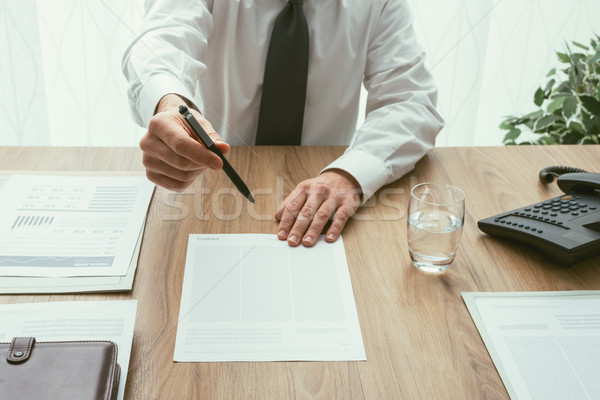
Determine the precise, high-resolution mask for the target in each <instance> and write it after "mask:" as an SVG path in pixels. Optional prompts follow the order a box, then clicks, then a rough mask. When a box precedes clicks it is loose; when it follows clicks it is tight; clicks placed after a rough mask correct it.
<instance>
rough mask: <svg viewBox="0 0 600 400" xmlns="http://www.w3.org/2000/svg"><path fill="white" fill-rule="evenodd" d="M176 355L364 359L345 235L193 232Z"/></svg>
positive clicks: (211, 358) (185, 357) (177, 357)
mask: <svg viewBox="0 0 600 400" xmlns="http://www.w3.org/2000/svg"><path fill="white" fill-rule="evenodd" d="M174 359H175V361H183V362H185V361H188V362H196V361H284V360H298V361H300V360H302V361H311V360H313V361H316V360H320V361H345V360H365V359H366V356H365V350H364V346H363V341H362V336H361V332H360V326H359V322H358V316H357V313H356V306H355V303H354V296H353V294H352V285H351V282H350V275H349V273H348V265H347V263H346V255H345V253H344V245H343V242H342V238H341V237H340V238H339V239H338V240H337V241H336V242H335V243H325V241H324V240H323V239H322V238H321V239H320V240H319V241H318V242H317V244H316V245H315V246H314V247H312V248H305V247H303V246H299V247H295V248H292V247H290V246H288V245H287V243H286V242H285V241H280V240H278V239H277V238H276V236H275V235H256V234H240V235H237V234H236V235H190V237H189V241H188V250H187V259H186V265H185V277H184V281H183V290H182V295H181V307H180V310H179V322H178V326H177V339H176V343H175V356H174Z"/></svg>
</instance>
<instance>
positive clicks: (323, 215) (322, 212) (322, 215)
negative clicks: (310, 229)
mask: <svg viewBox="0 0 600 400" xmlns="http://www.w3.org/2000/svg"><path fill="white" fill-rule="evenodd" d="M329 216H330V212H329V210H328V209H326V208H320V209H319V211H317V218H318V219H324V220H326V219H329Z"/></svg>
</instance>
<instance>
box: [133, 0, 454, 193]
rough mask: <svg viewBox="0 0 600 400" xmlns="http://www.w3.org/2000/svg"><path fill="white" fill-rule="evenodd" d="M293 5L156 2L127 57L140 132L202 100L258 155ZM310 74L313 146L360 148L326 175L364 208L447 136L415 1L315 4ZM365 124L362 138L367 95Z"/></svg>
mask: <svg viewBox="0 0 600 400" xmlns="http://www.w3.org/2000/svg"><path fill="white" fill-rule="evenodd" d="M286 3H287V0H147V1H146V7H147V10H146V15H145V17H144V20H143V25H142V33H141V34H140V36H139V37H138V38H137V39H136V40H135V41H134V42H133V43H132V44H131V46H130V47H129V48H128V49H127V51H126V53H125V55H124V57H123V72H124V74H125V76H126V77H127V79H128V80H129V82H130V89H129V99H130V104H131V106H132V110H133V116H134V119H135V120H136V122H137V123H139V124H140V125H143V126H148V122H149V120H150V118H151V117H152V115H153V113H154V110H155V107H156V105H157V103H158V101H159V100H160V98H161V97H162V96H164V95H165V94H168V93H177V94H180V95H182V96H184V97H186V98H187V99H189V100H191V101H193V102H194V103H195V104H196V105H197V107H198V108H199V110H200V111H201V112H202V114H203V115H204V116H205V117H206V118H207V119H208V120H209V121H210V122H211V123H212V125H213V127H214V128H215V129H216V131H217V132H218V133H219V134H220V135H221V137H222V138H223V139H224V140H225V141H226V142H228V143H229V144H231V145H253V144H254V140H255V137H256V126H257V123H258V110H259V107H260V99H261V87H262V80H263V74H264V68H265V60H266V56H267V49H268V45H269V39H270V35H271V31H272V29H273V24H274V21H275V18H276V17H277V15H278V14H279V13H280V12H281V10H282V9H283V7H284V6H285V4H286ZM303 9H304V14H305V15H306V20H307V22H308V27H309V35H310V43H309V68H308V83H307V93H306V105H305V111H304V122H303V131H302V145H349V147H348V148H347V150H346V151H345V153H344V154H343V155H342V156H341V157H340V158H338V159H337V160H335V161H334V162H333V163H332V164H330V165H329V166H327V167H326V168H325V169H329V168H340V169H343V170H345V171H347V172H349V173H350V174H351V175H352V176H354V178H356V180H357V181H358V183H359V184H360V185H361V188H362V190H363V195H364V199H367V198H368V197H369V196H371V195H372V194H373V193H374V192H375V191H377V189H379V188H380V187H381V186H383V185H385V184H387V183H391V182H393V181H395V180H396V179H398V178H400V177H401V176H402V175H404V174H406V173H407V172H408V171H410V170H411V169H412V168H413V167H414V165H415V163H416V162H417V161H418V160H419V159H421V157H423V155H425V154H426V153H427V152H428V151H429V150H430V149H432V148H433V146H434V143H435V138H436V136H437V134H438V132H439V131H440V129H441V128H442V126H443V121H442V118H441V117H440V116H439V114H438V113H437V112H436V110H435V105H436V101H437V90H436V87H435V85H434V83H433V81H432V78H431V76H430V74H429V72H428V71H427V70H426V69H425V66H424V60H423V58H424V54H423V52H422V51H421V49H420V48H419V46H418V45H417V43H416V40H415V34H414V31H413V29H412V24H411V16H410V12H409V8H408V4H407V2H406V0H304V8H303ZM361 84H364V86H365V88H366V89H367V91H368V98H367V106H366V118H365V121H364V123H363V124H362V125H361V126H360V127H358V128H357V127H356V121H357V116H358V112H359V110H358V108H359V97H360V87H361Z"/></svg>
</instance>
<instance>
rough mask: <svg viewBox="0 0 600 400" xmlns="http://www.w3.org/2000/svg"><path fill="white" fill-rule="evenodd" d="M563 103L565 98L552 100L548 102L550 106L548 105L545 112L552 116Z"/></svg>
mask: <svg viewBox="0 0 600 400" xmlns="http://www.w3.org/2000/svg"><path fill="white" fill-rule="evenodd" d="M564 102H565V97H557V98H555V99H553V100H552V101H551V102H550V104H548V107H547V108H546V112H548V113H549V114H552V113H553V112H554V111H556V110H558V109H559V108H561V107H562V105H563V103H564Z"/></svg>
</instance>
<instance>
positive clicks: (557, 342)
mask: <svg viewBox="0 0 600 400" xmlns="http://www.w3.org/2000/svg"><path fill="white" fill-rule="evenodd" d="M462 295H463V299H464V300H465V303H466V304H467V307H468V309H469V311H470V313H471V317H472V318H473V321H474V322H475V325H477V329H478V330H479V333H480V335H481V337H482V339H483V341H484V342H485V345H486V347H487V349H488V352H489V353H490V356H491V357H492V360H493V361H494V364H495V366H496V369H497V370H498V373H499V374H500V377H501V378H502V381H503V382H504V386H505V387H506V390H507V391H508V394H509V395H510V397H511V398H512V399H519V400H526V399H544V400H552V399H557V400H563V399H590V400H591V399H600V379H598V365H599V364H598V360H600V291H568V292H522V293H519V292H515V293H466V292H465V293H463V294H462Z"/></svg>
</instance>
